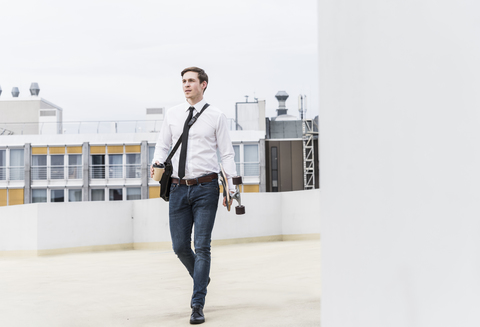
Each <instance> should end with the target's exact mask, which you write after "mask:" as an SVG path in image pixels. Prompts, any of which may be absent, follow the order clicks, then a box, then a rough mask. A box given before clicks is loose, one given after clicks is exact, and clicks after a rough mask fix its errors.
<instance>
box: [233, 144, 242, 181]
mask: <svg viewBox="0 0 480 327" xmlns="http://www.w3.org/2000/svg"><path fill="white" fill-rule="evenodd" d="M233 152H235V158H234V159H235V168H236V170H237V175H240V174H241V172H240V145H234V146H233Z"/></svg>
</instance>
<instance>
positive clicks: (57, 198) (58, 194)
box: [50, 190, 65, 202]
mask: <svg viewBox="0 0 480 327" xmlns="http://www.w3.org/2000/svg"><path fill="white" fill-rule="evenodd" d="M64 201H65V190H51V192H50V202H64Z"/></svg>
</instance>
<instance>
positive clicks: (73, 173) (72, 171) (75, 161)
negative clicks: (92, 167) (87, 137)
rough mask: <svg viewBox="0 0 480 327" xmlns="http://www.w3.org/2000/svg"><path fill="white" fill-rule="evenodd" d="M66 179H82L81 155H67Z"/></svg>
mask: <svg viewBox="0 0 480 327" xmlns="http://www.w3.org/2000/svg"><path fill="white" fill-rule="evenodd" d="M68 179H82V155H81V154H69V155H68Z"/></svg>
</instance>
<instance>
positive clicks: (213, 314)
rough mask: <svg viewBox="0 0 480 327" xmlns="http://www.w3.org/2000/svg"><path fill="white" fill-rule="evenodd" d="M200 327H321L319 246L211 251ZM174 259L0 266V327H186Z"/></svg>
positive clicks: (123, 257)
mask: <svg viewBox="0 0 480 327" xmlns="http://www.w3.org/2000/svg"><path fill="white" fill-rule="evenodd" d="M210 277H211V278H212V281H211V283H210V286H209V288H208V294H207V298H206V304H205V308H204V313H205V319H206V322H205V324H203V325H202V326H210V327H214V326H222V327H225V326H275V327H278V326H302V327H304V326H307V327H308V326H319V325H320V241H319V240H317V241H289V242H269V243H247V244H235V245H225V246H215V247H212V269H211V274H210ZM191 290H192V281H191V278H190V276H189V275H188V273H187V271H186V269H185V268H184V267H183V265H182V264H181V263H180V261H179V260H178V259H177V257H176V255H175V254H174V253H173V252H172V251H119V252H97V253H83V254H68V255H58V256H48V257H33V258H0V326H8V327H16V326H29V327H30V326H32V327H42V326H48V327H56V326H62V327H76V326H78V327H80V326H81V327H85V326H87V327H88V326H95V327H96V326H101V327H106V326H115V327H117V326H120V327H122V326H135V327H136V326H162V327H164V326H165V327H168V326H175V327H176V326H190V324H189V318H190V313H191V309H190V297H191Z"/></svg>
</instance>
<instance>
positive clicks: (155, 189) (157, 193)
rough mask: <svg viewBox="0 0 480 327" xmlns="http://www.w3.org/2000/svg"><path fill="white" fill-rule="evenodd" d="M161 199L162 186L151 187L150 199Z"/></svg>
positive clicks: (149, 190) (149, 188) (149, 189)
mask: <svg viewBox="0 0 480 327" xmlns="http://www.w3.org/2000/svg"><path fill="white" fill-rule="evenodd" d="M159 197H160V186H149V187H148V198H149V199H156V198H159Z"/></svg>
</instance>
